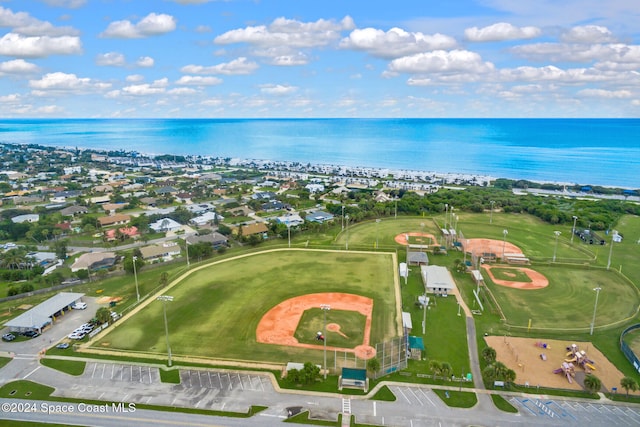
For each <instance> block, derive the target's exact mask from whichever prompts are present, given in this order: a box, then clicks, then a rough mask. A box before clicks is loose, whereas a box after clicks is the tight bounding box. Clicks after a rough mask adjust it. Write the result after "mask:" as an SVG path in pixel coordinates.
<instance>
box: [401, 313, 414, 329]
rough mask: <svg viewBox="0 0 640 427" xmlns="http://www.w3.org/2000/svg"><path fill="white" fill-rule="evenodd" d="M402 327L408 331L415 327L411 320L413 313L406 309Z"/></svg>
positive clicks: (403, 314)
mask: <svg viewBox="0 0 640 427" xmlns="http://www.w3.org/2000/svg"><path fill="white" fill-rule="evenodd" d="M402 327H403V328H405V329H406V330H407V331H409V332H410V331H411V329H413V323H412V322H411V313H407V312H406V311H403V312H402Z"/></svg>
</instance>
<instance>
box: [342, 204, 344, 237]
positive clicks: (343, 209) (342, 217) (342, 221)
mask: <svg viewBox="0 0 640 427" xmlns="http://www.w3.org/2000/svg"><path fill="white" fill-rule="evenodd" d="M342 231H344V205H342Z"/></svg>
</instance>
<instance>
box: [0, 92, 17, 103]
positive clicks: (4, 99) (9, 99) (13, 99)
mask: <svg viewBox="0 0 640 427" xmlns="http://www.w3.org/2000/svg"><path fill="white" fill-rule="evenodd" d="M21 98H22V95H20V94H19V93H12V94H10V95H4V96H0V104H15V103H18V102H20V100H21Z"/></svg>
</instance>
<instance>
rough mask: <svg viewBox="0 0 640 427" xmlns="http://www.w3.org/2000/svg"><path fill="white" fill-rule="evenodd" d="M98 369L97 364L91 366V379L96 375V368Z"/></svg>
mask: <svg viewBox="0 0 640 427" xmlns="http://www.w3.org/2000/svg"><path fill="white" fill-rule="evenodd" d="M97 367H98V364H97V363H94V364H93V371H91V378H95V375H96V368H97Z"/></svg>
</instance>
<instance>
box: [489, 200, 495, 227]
mask: <svg viewBox="0 0 640 427" xmlns="http://www.w3.org/2000/svg"><path fill="white" fill-rule="evenodd" d="M489 203H490V204H491V213H490V214H489V224H493V204H494V203H495V200H491V201H490V202H489Z"/></svg>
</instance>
